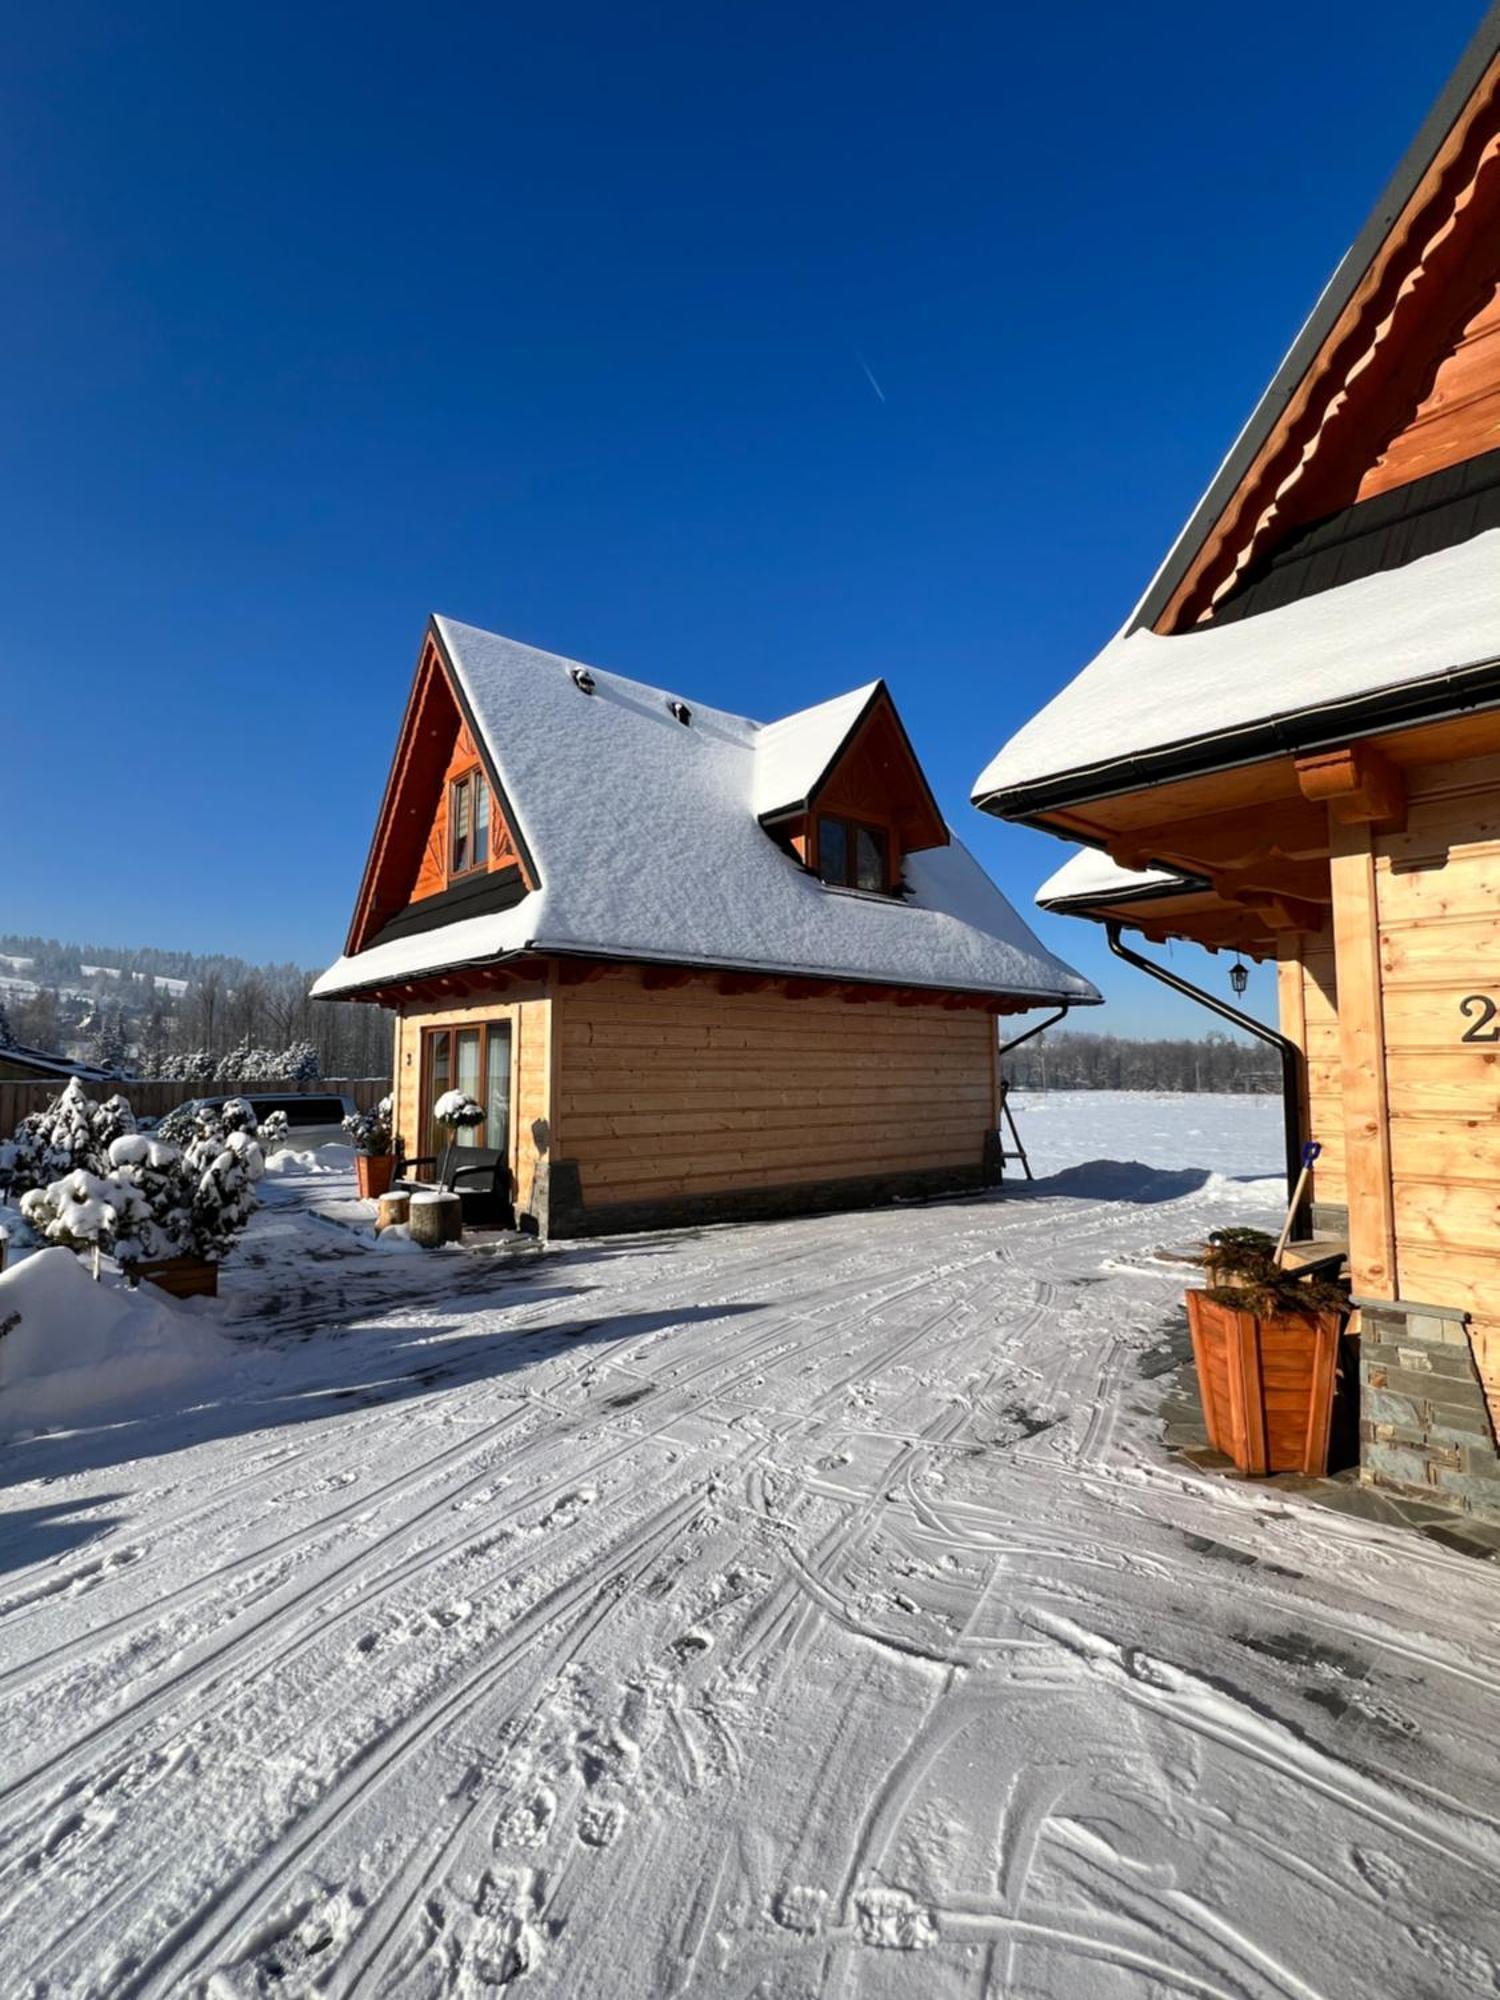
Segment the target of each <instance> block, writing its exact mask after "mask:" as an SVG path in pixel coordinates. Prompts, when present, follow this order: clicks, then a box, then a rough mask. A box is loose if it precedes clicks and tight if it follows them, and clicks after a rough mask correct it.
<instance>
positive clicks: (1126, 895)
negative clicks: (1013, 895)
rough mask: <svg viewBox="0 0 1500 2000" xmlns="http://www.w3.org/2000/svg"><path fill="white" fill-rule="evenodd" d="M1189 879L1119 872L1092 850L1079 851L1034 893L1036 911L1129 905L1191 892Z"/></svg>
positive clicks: (1165, 872) (1166, 872) (1167, 872)
mask: <svg viewBox="0 0 1500 2000" xmlns="http://www.w3.org/2000/svg"><path fill="white" fill-rule="evenodd" d="M1195 886H1196V885H1195V884H1194V882H1193V880H1192V878H1191V877H1190V876H1187V875H1179V874H1178V873H1177V872H1176V870H1175V869H1172V868H1122V867H1121V866H1120V864H1119V863H1118V862H1117V861H1111V860H1110V858H1109V856H1108V855H1107V854H1101V853H1100V852H1099V850H1098V849H1097V848H1094V847H1080V848H1079V849H1078V851H1077V853H1075V854H1074V855H1072V856H1071V857H1070V858H1069V859H1068V860H1067V861H1065V862H1064V863H1063V865H1062V867H1061V868H1058V869H1055V870H1054V871H1053V873H1052V874H1050V875H1049V876H1048V877H1047V879H1046V881H1045V882H1044V883H1043V884H1042V886H1041V888H1040V889H1038V890H1037V892H1036V898H1035V900H1036V904H1037V907H1038V909H1042V910H1055V909H1059V908H1062V907H1063V906H1064V905H1066V904H1069V903H1105V902H1122V901H1129V900H1130V899H1131V898H1132V897H1137V896H1150V895H1157V894H1165V893H1169V892H1171V891H1174V890H1188V889H1192V888H1194V887H1195Z"/></svg>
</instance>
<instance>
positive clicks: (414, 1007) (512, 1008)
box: [396, 986, 552, 1210]
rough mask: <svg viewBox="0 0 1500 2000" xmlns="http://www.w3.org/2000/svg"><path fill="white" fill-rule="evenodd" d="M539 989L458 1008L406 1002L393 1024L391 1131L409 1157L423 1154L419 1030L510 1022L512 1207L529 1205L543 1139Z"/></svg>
mask: <svg viewBox="0 0 1500 2000" xmlns="http://www.w3.org/2000/svg"><path fill="white" fill-rule="evenodd" d="M551 1004H552V1003H551V1001H550V1000H549V998H548V997H547V992H546V989H545V987H541V986H538V987H536V988H535V989H532V990H529V991H526V992H524V995H523V997H519V998H518V997H516V989H515V988H510V989H507V990H506V993H505V997H504V998H503V999H502V998H501V997H500V995H499V994H498V993H497V994H496V996H495V997H494V999H486V1000H473V1001H469V1002H467V1003H466V1004H465V1005H463V1006H456V1005H453V1004H451V1003H448V1002H445V1001H441V1000H434V1001H430V1002H427V1003H425V1004H423V1003H415V1002H414V1003H410V1004H408V1005H407V1006H405V1007H403V1008H402V1009H401V1012H400V1014H399V1016H398V1018H397V1021H396V1129H397V1131H398V1132H399V1133H400V1135H401V1141H402V1144H403V1145H404V1147H405V1149H406V1151H407V1153H408V1154H409V1155H412V1156H415V1155H417V1154H421V1153H425V1152H426V1151H427V1143H426V1142H427V1135H426V1133H425V1131H424V1130H423V1128H422V1114H421V1101H420V1100H421V1091H422V1031H423V1029H424V1028H466V1027H471V1026H473V1025H474V1023H475V1022H478V1021H505V1020H508V1021H509V1022H510V1023H511V1079H510V1167H511V1172H512V1174H514V1176H515V1190H516V1207H517V1209H518V1210H520V1209H524V1208H526V1207H528V1206H529V1204H530V1202H531V1192H532V1185H533V1182H534V1180H535V1178H536V1168H537V1161H538V1158H539V1157H540V1153H541V1151H542V1150H543V1149H544V1147H545V1143H546V1141H547V1136H548V1127H547V1122H546V1121H547V1117H548V1102H547V1095H548V1063H549V1055H548V1049H549V1035H550V1022H549V1015H550V1010H551Z"/></svg>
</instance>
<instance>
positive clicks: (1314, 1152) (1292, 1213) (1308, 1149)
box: [1271, 1139, 1323, 1266]
mask: <svg viewBox="0 0 1500 2000" xmlns="http://www.w3.org/2000/svg"><path fill="white" fill-rule="evenodd" d="M1322 1150H1323V1148H1322V1147H1321V1146H1320V1145H1319V1144H1318V1142H1317V1140H1316V1139H1309V1140H1308V1142H1307V1144H1306V1145H1305V1146H1304V1147H1303V1148H1302V1171H1301V1173H1300V1174H1298V1176H1297V1185H1296V1186H1295V1187H1294V1188H1293V1189H1292V1199H1291V1201H1290V1203H1289V1204H1288V1207H1287V1212H1286V1221H1285V1222H1283V1223H1282V1225H1281V1234H1280V1235H1279V1236H1278V1237H1277V1239H1276V1249H1275V1251H1274V1253H1273V1254H1272V1257H1271V1262H1272V1263H1273V1264H1275V1265H1277V1266H1279V1265H1280V1263H1281V1260H1282V1258H1283V1257H1284V1256H1285V1255H1286V1246H1287V1239H1288V1237H1290V1235H1291V1233H1292V1224H1293V1223H1294V1222H1295V1221H1296V1219H1297V1210H1298V1209H1299V1208H1300V1207H1301V1206H1302V1197H1303V1195H1305V1194H1306V1192H1307V1182H1308V1177H1309V1175H1310V1174H1311V1173H1312V1170H1313V1161H1314V1160H1315V1159H1316V1158H1317V1157H1318V1155H1319V1153H1321V1152H1322Z"/></svg>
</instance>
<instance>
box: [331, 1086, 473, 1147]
mask: <svg viewBox="0 0 1500 2000" xmlns="http://www.w3.org/2000/svg"><path fill="white" fill-rule="evenodd" d="M451 1094H452V1093H450V1095H451ZM472 1101H473V1100H472V1099H471V1100H470V1102H472ZM395 1112H396V1104H395V1099H394V1098H392V1097H382V1098H381V1100H380V1102H379V1103H378V1104H377V1105H376V1106H375V1108H374V1110H373V1111H351V1112H350V1114H349V1116H348V1117H347V1118H346V1119H345V1120H344V1130H345V1131H346V1132H347V1133H348V1134H349V1137H350V1138H351V1139H352V1140H353V1141H354V1146H355V1150H356V1151H357V1152H360V1153H370V1154H373V1155H374V1156H375V1157H377V1158H383V1157H384V1156H385V1155H386V1154H387V1153H389V1152H390V1150H391V1146H392V1143H393V1126H394V1123H395Z"/></svg>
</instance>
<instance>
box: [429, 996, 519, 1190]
mask: <svg viewBox="0 0 1500 2000" xmlns="http://www.w3.org/2000/svg"><path fill="white" fill-rule="evenodd" d="M510 1066H511V1024H510V1022H509V1021H476V1022H475V1023H474V1024H473V1026H471V1027H465V1028H427V1029H425V1030H424V1032H423V1035H422V1121H423V1133H424V1139H425V1144H424V1147H423V1150H424V1152H426V1153H428V1154H430V1155H431V1156H433V1157H434V1158H440V1157H441V1155H442V1151H443V1148H444V1147H445V1146H446V1145H447V1143H448V1136H449V1135H448V1128H447V1127H446V1126H445V1125H439V1124H438V1122H437V1120H436V1119H435V1118H434V1117H433V1106H434V1105H435V1104H436V1103H437V1101H438V1099H439V1098H440V1097H444V1096H446V1095H447V1093H448V1092H449V1091H450V1090H461V1091H463V1092H464V1093H465V1095H466V1096H469V1097H472V1098H473V1099H474V1100H475V1101H476V1102H477V1103H479V1104H482V1105H483V1106H484V1123H483V1124H482V1125H469V1126H465V1127H463V1128H461V1129H460V1130H459V1131H456V1132H455V1133H454V1134H453V1143H454V1145H455V1146H484V1147H488V1148H489V1149H490V1150H492V1151H494V1152H497V1153H508V1152H509V1150H510Z"/></svg>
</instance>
